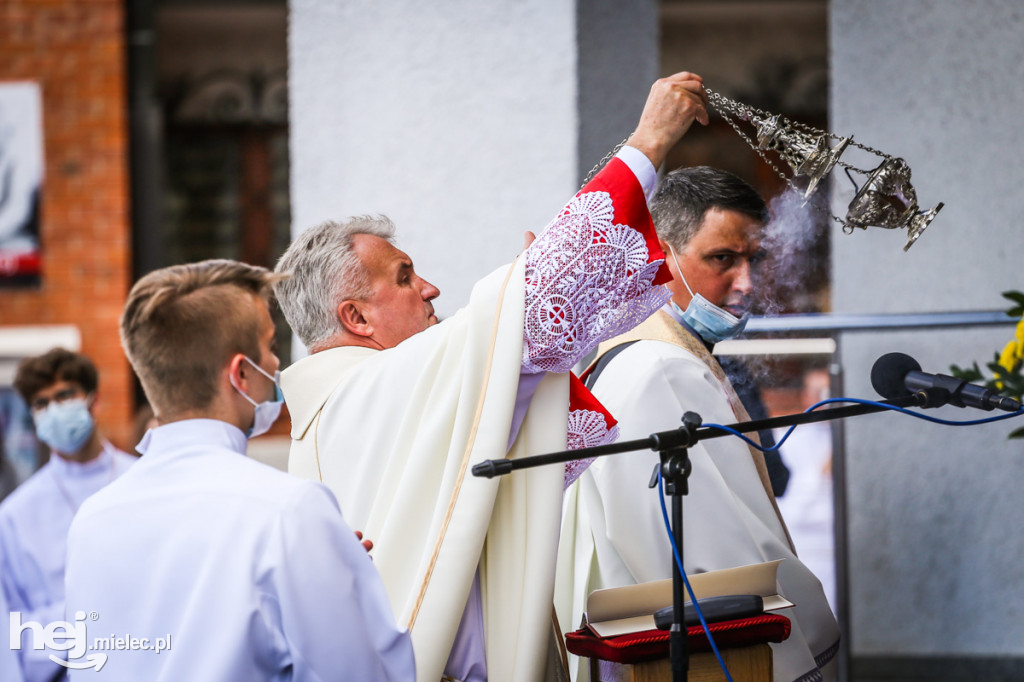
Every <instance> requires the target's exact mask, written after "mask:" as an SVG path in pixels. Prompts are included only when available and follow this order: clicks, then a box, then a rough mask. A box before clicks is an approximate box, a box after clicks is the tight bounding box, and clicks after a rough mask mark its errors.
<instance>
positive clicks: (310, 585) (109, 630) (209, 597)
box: [67, 419, 414, 682]
mask: <svg viewBox="0 0 1024 682" xmlns="http://www.w3.org/2000/svg"><path fill="white" fill-rule="evenodd" d="M139 450H140V451H144V453H145V454H144V456H143V457H142V458H141V459H140V460H139V462H138V464H136V465H135V466H134V467H133V468H132V469H131V470H130V471H129V472H128V473H127V474H126V475H124V476H122V477H121V478H120V479H118V480H117V481H115V482H114V483H113V484H112V485H110V486H108V487H107V488H105V489H104V490H103V491H101V492H100V493H98V494H96V495H94V496H93V497H92V498H90V499H89V500H88V501H87V502H86V503H85V504H83V505H82V509H81V510H80V511H79V513H78V515H77V517H76V518H75V521H74V523H73V524H72V527H71V531H70V533H69V535H68V567H67V609H68V613H69V614H74V613H75V612H76V611H83V612H86V613H93V612H94V613H96V614H97V619H96V620H95V621H93V620H90V621H88V623H87V624H88V627H89V637H90V640H92V639H93V638H95V637H104V636H110V635H111V634H113V635H115V636H118V637H131V638H140V639H141V638H148V639H149V640H150V642H154V641H155V640H156V639H157V638H167V637H169V638H170V643H171V646H170V648H169V649H168V650H166V651H163V652H161V653H159V654H157V653H155V652H154V651H152V650H148V651H139V650H135V651H132V650H127V651H110V650H107V651H103V652H102V653H106V654H107V655H109V657H110V658H109V660H108V661H107V663H106V665H105V667H104V668H103V669H102V670H101V671H100V672H99V673H96V672H94V671H93V670H84V671H82V672H81V673H74V672H73V673H72V675H71V677H72V679H82V680H92V679H100V680H124V681H125V682H139V681H140V680H146V681H147V682H155V681H158V680H160V681H164V680H165V681H167V682H181V681H182V680H217V682H229V681H233V680H237V681H238V682H243V681H245V682H249V681H257V680H268V681H269V680H274V681H277V680H309V681H312V680H333V679H346V680H394V681H396V682H398V681H402V682H405V681H407V680H412V679H414V662H413V655H412V646H411V643H410V641H409V636H408V633H407V632H405V630H404V629H400V628H398V627H397V626H396V625H395V623H394V619H393V618H392V616H391V610H390V607H389V605H388V603H387V596H386V595H385V593H384V588H383V585H381V582H380V578H379V577H378V575H377V573H376V570H375V568H374V566H373V562H372V561H371V560H370V558H369V556H368V555H367V554H366V551H365V550H364V549H363V547H362V545H361V544H360V543H359V542H358V541H357V540H356V538H355V535H354V534H353V532H352V531H351V530H350V529H349V527H348V526H347V525H346V524H345V522H344V521H343V520H342V517H341V515H340V513H339V510H338V507H337V504H336V502H335V500H334V497H333V495H332V494H331V492H330V491H329V490H327V489H326V488H325V487H324V486H322V485H319V484H316V483H312V482H310V481H303V480H300V479H297V478H295V477H292V476H288V475H287V474H283V473H281V472H279V471H277V470H275V469H273V468H271V467H268V466H266V465H264V464H260V463H259V462H255V461H253V460H250V459H248V458H246V457H245V451H246V438H245V435H244V434H243V433H242V432H241V431H240V430H238V429H237V428H235V427H234V426H231V425H229V424H227V423H225V422H221V421H215V420H208V419H192V420H186V421H180V422H172V423H170V424H167V425H165V426H161V427H159V428H157V429H153V430H152V431H150V432H149V433H148V434H147V436H146V438H144V439H143V441H142V443H140V445H139ZM90 653H92V652H90Z"/></svg>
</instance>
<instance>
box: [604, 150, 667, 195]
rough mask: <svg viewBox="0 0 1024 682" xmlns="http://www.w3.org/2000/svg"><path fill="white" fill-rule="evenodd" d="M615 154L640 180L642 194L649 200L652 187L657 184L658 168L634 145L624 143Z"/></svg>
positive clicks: (652, 190) (652, 193)
mask: <svg viewBox="0 0 1024 682" xmlns="http://www.w3.org/2000/svg"><path fill="white" fill-rule="evenodd" d="M615 156H616V157H618V158H619V159H620V160H621V161H622V162H623V163H625V164H626V165H627V166H629V170H631V171H633V175H635V176H636V179H637V180H638V181H640V187H642V188H643V190H644V196H645V197H647V200H648V201H650V200H651V197H652V196H653V195H654V188H655V186H656V185H657V184H658V169H657V168H655V167H654V164H653V163H651V160H650V159H648V158H647V155H646V154H644V153H643V152H642V151H640V150H639V149H637V148H636V147H630V146H629V145H624V146H623V147H622V149H620V150H619V153H618V154H616V155H615Z"/></svg>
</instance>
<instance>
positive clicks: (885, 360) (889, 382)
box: [871, 353, 921, 400]
mask: <svg viewBox="0 0 1024 682" xmlns="http://www.w3.org/2000/svg"><path fill="white" fill-rule="evenodd" d="M920 371H921V365H920V364H918V362H917V360H915V359H914V358H912V357H910V356H909V355H907V354H906V353H886V354H885V355H883V356H882V357H880V358H878V359H877V360H875V364H874V365H873V366H872V367H871V387H872V388H874V389H875V391H876V392H877V393H878V395H880V396H882V397H883V398H885V399H886V400H896V399H897V398H903V397H905V396H908V395H910V394H911V393H910V390H909V389H907V387H906V385H905V384H904V383H903V379H904V378H905V377H906V376H907V374H908V373H910V372H920Z"/></svg>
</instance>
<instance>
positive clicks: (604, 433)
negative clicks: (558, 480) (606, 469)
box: [563, 410, 619, 489]
mask: <svg viewBox="0 0 1024 682" xmlns="http://www.w3.org/2000/svg"><path fill="white" fill-rule="evenodd" d="M618 438H619V426H618V425H617V424H616V425H615V426H613V427H612V428H610V429H609V428H608V422H607V421H605V418H604V415H603V414H601V413H600V412H594V411H593V410H573V411H572V412H570V413H569V438H568V441H567V444H568V449H569V450H579V449H580V448H589V447H593V446H595V445H606V444H608V443H614V442H615V441H616V440H618ZM595 459H596V457H590V458H588V459H580V460H576V461H573V462H566V463H565V479H564V487H563V489H566V488H568V487H569V486H571V485H572V484H573V483H574V482H575V481H576V479H577V478H579V477H580V475H581V474H582V473H583V472H584V471H586V470H587V467H589V466H590V465H591V464H592V463H593V461H594V460H595Z"/></svg>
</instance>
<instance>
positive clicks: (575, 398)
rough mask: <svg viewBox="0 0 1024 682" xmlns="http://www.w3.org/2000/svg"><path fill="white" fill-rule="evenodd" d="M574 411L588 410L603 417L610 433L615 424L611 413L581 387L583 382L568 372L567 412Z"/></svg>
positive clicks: (585, 388)
mask: <svg viewBox="0 0 1024 682" xmlns="http://www.w3.org/2000/svg"><path fill="white" fill-rule="evenodd" d="M574 410H590V411H591V412H600V413H601V414H602V415H604V421H605V424H607V425H608V430H609V431H610V430H611V429H612V428H613V427H614V426H615V425H616V424H618V423H619V422H617V421H616V420H615V417H613V416H612V413H611V412H609V411H608V410H607V408H605V406H604V405H602V404H601V401H600V400H598V399H597V398H596V397H595V396H594V394H593V393H591V392H590V389H589V388H587V387H586V386H584V385H583V381H581V380H580V378H579V377H578V376H576V375H575V374H573V373H572V372H569V411H570V412H572V411H574Z"/></svg>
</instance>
